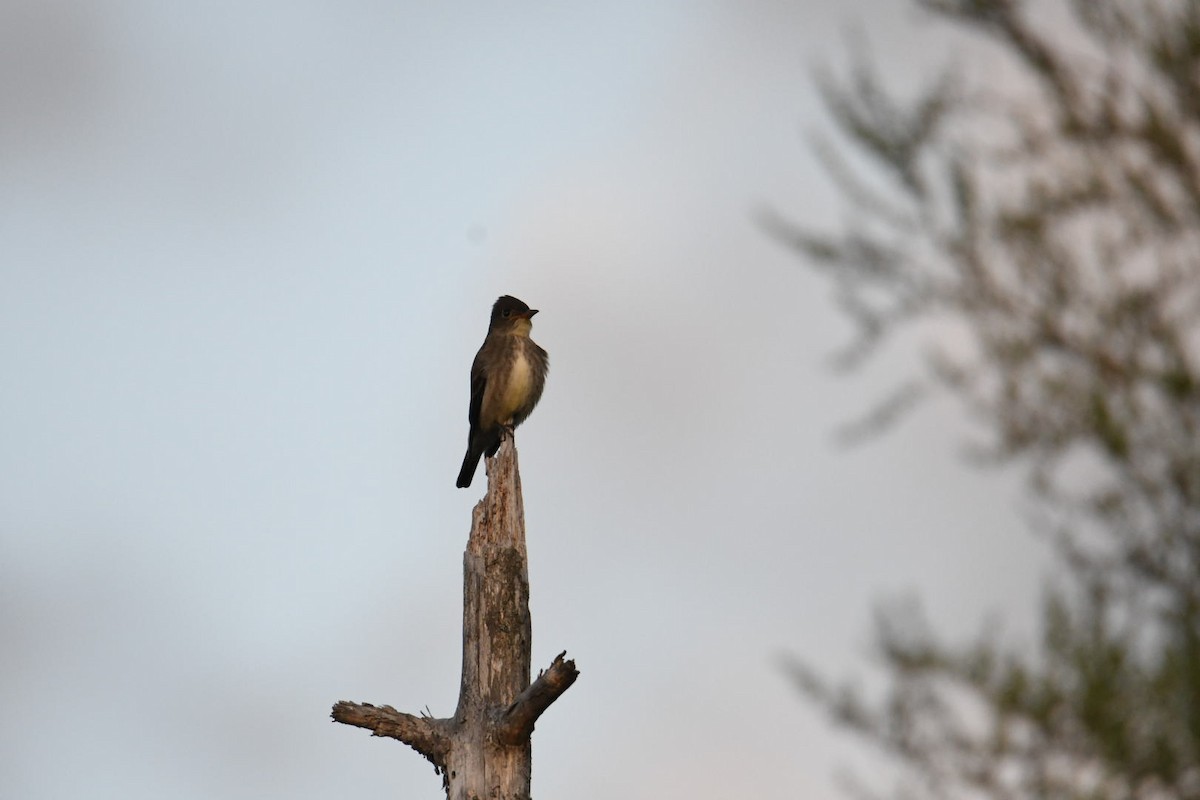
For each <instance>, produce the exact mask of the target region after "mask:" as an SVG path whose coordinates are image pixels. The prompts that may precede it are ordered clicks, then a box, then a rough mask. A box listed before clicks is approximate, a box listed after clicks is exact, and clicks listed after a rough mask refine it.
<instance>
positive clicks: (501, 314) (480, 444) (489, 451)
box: [457, 295, 550, 489]
mask: <svg viewBox="0 0 1200 800" xmlns="http://www.w3.org/2000/svg"><path fill="white" fill-rule="evenodd" d="M536 313H538V312H537V309H536V308H530V307H529V306H527V305H525V304H524V303H522V302H521V301H520V300H518V299H517V298H515V297H509V296H508V295H504V296H503V297H501V298H500V299H498V300H497V301H496V304H495V305H494V306H492V319H491V321H490V322H489V323H488V332H487V338H485V339H484V340H483V346H482V347H480V348H479V352H478V353H476V354H475V361H474V363H472V364H471V409H470V411H468V412H467V419H468V420H470V422H471V431H470V433H469V434H468V435H467V454H466V456H464V457H463V463H462V469H461V470H460V471H459V473H458V484H457V485H458V488H460V489H462V488H464V487H467V486H470V485H471V479H472V478H474V477H475V468H476V467H477V466H479V457H480V456H482V455H486V456H487V457H488V458H491V457H492V456H494V455H496V450H498V449H499V448H500V440H501V438H503V436H504V435H505V434H506V433H507V434H511V433H512V431H513V429H514V428H516V427H517V426H518V425H520V424H521V423H522V422H523V421H524V420H525V418H526V417H528V416H529V412H531V411H533V407H534V406H536V405H537V402H538V400H540V399H541V397H542V388H543V387H544V386H545V385H546V373H548V372H549V371H550V356H548V355H547V354H546V351H545V350H543V349H542V348H540V347H538V346H537V344H536V343H535V342H534V341H533V340H532V339H530V338H529V331H530V330H531V329H532V328H533V323H532V322H531V321H530V319H531V318H532V317H533V315H534V314H536Z"/></svg>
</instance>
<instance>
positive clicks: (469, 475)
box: [455, 442, 483, 489]
mask: <svg viewBox="0 0 1200 800" xmlns="http://www.w3.org/2000/svg"><path fill="white" fill-rule="evenodd" d="M482 455H483V449H482V448H479V447H476V446H475V443H474V442H472V443H471V444H470V445H468V446H467V454H466V455H465V456H463V463H462V469H460V470H459V471H458V483H456V484H455V485H456V486H457V487H458V488H460V489H465V488H467V487H468V486H470V485H471V480H472V479H473V478H474V477H475V469H476V468H477V467H478V466H479V457H480V456H482Z"/></svg>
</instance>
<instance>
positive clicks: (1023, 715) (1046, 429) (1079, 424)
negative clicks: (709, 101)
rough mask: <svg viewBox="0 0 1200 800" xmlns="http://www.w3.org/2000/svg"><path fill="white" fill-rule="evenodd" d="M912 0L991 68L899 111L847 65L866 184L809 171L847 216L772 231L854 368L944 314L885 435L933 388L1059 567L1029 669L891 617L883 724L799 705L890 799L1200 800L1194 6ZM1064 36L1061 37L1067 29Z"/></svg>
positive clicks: (882, 627) (845, 97) (841, 108)
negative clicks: (1024, 500)
mask: <svg viewBox="0 0 1200 800" xmlns="http://www.w3.org/2000/svg"><path fill="white" fill-rule="evenodd" d="M1064 2H1065V8H1066V9H1067V10H1068V11H1069V12H1070V13H1069V15H1068V17H1069V20H1070V28H1069V29H1061V28H1060V29H1049V28H1048V27H1047V26H1046V25H1045V24H1043V23H1042V22H1039V21H1036V20H1035V19H1034V18H1033V17H1032V14H1033V13H1034V12H1036V11H1044V10H1045V4H1042V5H1035V4H1031V3H1022V2H1019V0H917V5H918V6H920V7H921V8H923V9H925V10H926V11H928V12H929V13H930V14H931V15H932V16H933V17H934V18H935V19H938V20H941V21H944V22H948V23H949V24H951V25H954V26H956V27H958V28H959V29H961V30H962V31H965V32H966V33H967V34H968V35H972V36H978V37H981V38H983V39H985V40H987V41H989V42H991V43H992V44H993V45H995V46H997V48H998V50H999V52H1001V53H1003V55H1004V57H1005V58H1006V62H1007V63H1006V66H1005V67H1004V68H1003V69H1002V70H1000V71H999V72H998V73H997V74H999V75H1002V76H1003V77H1001V78H997V79H996V80H994V81H989V84H990V85H988V86H973V85H971V84H970V82H969V81H968V80H966V79H964V78H963V77H961V76H962V75H963V74H964V71H963V70H960V69H954V70H951V69H947V70H946V72H945V77H943V78H942V79H940V80H938V81H935V82H934V83H933V85H932V86H931V87H929V88H928V89H927V90H925V91H923V92H921V93H920V94H919V95H918V96H917V97H915V98H912V99H909V100H907V101H902V100H898V99H896V98H894V97H893V96H892V95H890V94H889V93H888V92H887V91H886V90H885V88H884V87H883V86H882V83H881V81H880V80H879V77H878V74H877V73H876V71H875V70H874V69H873V68H872V67H871V66H870V64H869V62H868V60H867V59H866V58H864V57H862V56H861V55H860V56H858V57H856V58H855V60H854V61H853V63H852V65H851V67H850V69H849V70H848V72H847V75H846V77H845V78H844V79H837V78H834V77H832V76H831V75H830V74H829V73H821V74H820V75H818V79H817V80H818V86H819V88H820V90H821V92H822V94H823V96H824V97H825V99H826V102H827V106H828V108H829V111H830V115H831V117H832V119H833V121H834V123H835V124H836V126H837V130H838V134H839V141H840V143H841V146H843V147H845V146H849V147H850V148H852V149H854V150H856V151H857V152H858V153H859V154H860V155H863V156H865V157H866V158H867V159H868V160H869V161H870V162H871V163H873V164H874V165H875V166H876V167H877V170H875V171H874V172H872V173H870V174H868V175H866V176H863V175H860V174H858V173H856V172H855V171H854V170H852V169H850V168H849V167H848V166H847V160H846V159H844V158H843V157H842V156H841V155H840V153H839V150H838V148H836V147H833V146H831V145H829V144H828V143H821V144H820V145H819V146H820V152H821V155H822V157H823V159H824V160H825V162H826V163H827V164H828V165H829V167H830V173H831V175H832V177H833V178H834V180H835V182H836V183H837V185H838V186H839V187H840V189H841V190H842V193H843V195H844V197H845V198H846V200H847V202H848V203H849V204H850V205H851V207H852V208H853V209H854V211H855V212H856V213H855V214H854V215H853V219H854V220H855V221H854V222H853V223H852V224H850V225H849V226H848V227H847V228H845V229H844V230H841V231H834V232H828V231H811V230H808V229H805V228H804V227H803V226H799V225H795V224H792V223H788V222H782V221H779V220H773V221H772V228H773V230H774V231H775V232H776V234H777V235H779V236H780V237H781V238H782V239H783V240H784V241H785V242H786V243H787V244H789V245H790V246H792V247H794V248H795V249H797V250H798V251H800V252H802V253H803V254H805V255H806V256H807V257H808V259H809V261H810V262H811V263H812V264H813V265H814V266H815V267H816V268H818V269H820V270H822V272H823V273H824V274H827V275H828V276H829V277H830V279H831V281H832V282H833V285H834V287H835V289H836V297H837V299H838V300H839V302H840V303H841V305H842V307H843V308H845V309H846V311H847V312H848V314H849V315H850V317H851V318H852V319H853V320H854V321H855V322H856V323H857V331H858V335H857V337H856V339H855V341H854V342H853V343H852V344H851V346H850V347H849V348H848V349H847V351H846V354H845V363H846V364H847V365H849V366H851V367H853V366H858V365H860V364H862V363H863V362H864V360H865V359H867V358H869V357H870V355H871V354H872V353H873V352H874V349H875V346H876V345H877V344H878V343H879V342H880V341H882V340H883V339H885V338H886V337H888V336H889V335H891V334H892V333H893V332H894V331H896V330H897V329H898V328H901V327H903V326H905V325H910V324H912V323H915V322H919V321H922V320H926V319H930V318H934V317H937V318H941V319H950V320H953V321H954V322H956V323H957V324H958V325H959V326H961V328H962V329H963V330H965V331H966V332H967V333H968V338H969V342H970V346H969V349H968V350H967V351H966V352H963V350H962V349H961V348H959V349H956V350H955V351H954V352H949V351H947V350H944V349H943V348H941V347H939V346H938V343H937V342H936V341H932V342H930V358H929V361H928V364H927V368H926V369H925V370H924V371H922V372H921V373H920V374H919V375H917V376H915V378H914V383H913V384H912V385H911V386H910V387H908V388H907V389H906V394H905V395H904V397H905V398H907V399H906V401H905V402H904V403H900V402H898V401H897V400H896V399H895V398H890V399H888V400H887V401H885V403H884V405H883V406H882V407H881V409H880V410H879V411H877V412H876V413H875V414H873V415H871V417H870V418H869V420H868V424H867V425H865V426H864V430H865V431H866V432H867V433H873V432H875V431H877V430H879V429H881V428H886V427H887V425H889V424H890V423H891V422H892V420H893V419H895V418H896V417H897V416H898V415H899V412H902V411H903V410H904V409H906V408H907V407H908V406H910V405H911V404H912V403H911V401H912V400H914V399H919V398H921V397H924V396H927V394H928V393H929V392H930V391H932V390H936V389H941V390H945V391H949V392H951V393H953V394H954V395H956V396H957V397H959V398H961V399H962V400H963V402H964V403H965V404H966V406H967V407H968V408H969V410H970V411H971V412H972V413H973V415H974V417H975V418H976V419H978V420H980V422H981V424H982V425H983V429H984V431H985V433H986V435H987V439H988V443H987V446H986V450H987V453H988V454H989V455H990V456H991V457H993V458H994V459H997V460H1000V461H1010V462H1015V463H1018V464H1021V465H1023V466H1024V467H1025V468H1026V469H1027V470H1028V474H1029V477H1030V488H1031V491H1032V493H1033V497H1034V498H1035V501H1036V502H1037V503H1038V504H1039V508H1040V509H1041V511H1042V512H1043V516H1044V520H1045V524H1046V527H1047V529H1048V530H1049V531H1050V532H1051V533H1052V537H1051V538H1052V541H1053V542H1054V544H1055V546H1056V553H1057V556H1058V558H1059V560H1060V562H1061V569H1060V570H1059V571H1058V576H1059V577H1058V579H1057V580H1056V584H1055V587H1054V588H1053V590H1051V591H1050V592H1049V599H1048V600H1047V601H1046V604H1045V607H1044V611H1043V615H1042V629H1043V637H1042V639H1041V641H1040V644H1039V645H1038V646H1037V647H1036V648H1034V649H1033V652H1029V653H1024V652H1018V651H1014V650H1013V648H1011V647H1006V646H1005V645H1004V644H1003V643H1002V642H1000V641H998V640H997V638H996V637H995V636H994V635H992V634H988V633H984V634H983V635H981V636H980V637H979V638H978V639H977V640H976V641H974V642H971V643H968V644H965V645H961V644H960V645H955V644H948V643H946V642H943V641H941V640H940V639H939V638H938V637H936V636H935V635H934V634H933V633H932V632H931V631H929V630H928V627H927V626H926V625H925V624H924V623H923V622H922V620H921V618H920V614H919V612H917V611H915V610H913V609H911V608H910V609H900V610H897V609H889V610H887V611H885V613H882V614H881V615H880V618H879V621H878V628H877V634H876V643H877V647H878V649H879V652H880V655H881V657H882V661H883V664H884V665H885V668H886V671H887V674H888V675H889V677H890V679H891V686H890V689H889V690H888V692H887V694H886V696H885V697H884V698H883V699H882V700H880V701H878V702H870V701H868V700H867V699H865V698H864V697H863V696H862V695H861V694H860V693H859V692H857V691H855V690H853V689H852V688H848V687H845V686H840V685H833V684H830V683H829V682H827V681H826V680H825V679H823V678H821V677H820V676H818V675H817V674H816V673H815V672H814V671H813V670H812V669H811V668H809V667H808V666H806V665H804V664H803V663H801V662H796V663H794V664H793V665H792V666H791V671H792V674H793V675H794V676H795V678H796V680H797V683H798V685H799V686H800V687H801V688H802V689H803V690H804V692H805V693H806V694H808V695H809V696H810V697H811V698H813V699H814V700H815V701H816V702H817V703H818V704H820V705H821V706H823V707H824V708H825V709H826V710H828V711H829V712H830V714H831V715H832V716H833V718H834V719H835V720H837V721H838V722H839V723H840V724H842V725H844V726H846V727H847V728H849V729H851V730H854V731H856V732H858V733H860V734H862V735H863V736H865V737H866V738H867V739H869V740H870V741H872V742H874V743H875V744H877V745H879V746H881V747H883V748H884V749H885V750H886V751H887V752H889V753H891V754H893V755H894V756H896V757H897V758H898V759H899V761H900V763H901V764H903V765H905V766H906V767H908V768H909V769H908V771H907V774H908V776H909V779H908V780H907V781H906V783H905V784H904V785H903V786H901V787H899V792H900V793H901V794H903V795H905V796H908V795H913V796H928V797H989V798H990V797H995V798H1009V797H1014V798H1015V797H1046V798H1084V797H1088V798H1092V797H1094V798H1127V797H1138V798H1142V797H1145V798H1200V2H1196V1H1195V0H1071V1H1068V0H1064ZM1055 24H1061V23H1055Z"/></svg>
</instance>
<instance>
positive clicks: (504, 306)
mask: <svg viewBox="0 0 1200 800" xmlns="http://www.w3.org/2000/svg"><path fill="white" fill-rule="evenodd" d="M536 313H537V309H536V308H530V307H529V306H527V305H525V304H524V303H522V302H521V301H520V300H518V299H517V298H515V297H511V296H509V295H507V294H506V295H504V296H503V297H501V298H500V299H498V300H497V301H496V304H495V305H494V306H492V320H491V323H490V324H489V325H488V332H489V333H490V332H492V331H496V330H514V331H517V332H518V333H526V334H527V333H529V330H530V328H532V327H533V324H532V323H531V322H530V321H529V320H530V318H531V317H533V315H534V314H536Z"/></svg>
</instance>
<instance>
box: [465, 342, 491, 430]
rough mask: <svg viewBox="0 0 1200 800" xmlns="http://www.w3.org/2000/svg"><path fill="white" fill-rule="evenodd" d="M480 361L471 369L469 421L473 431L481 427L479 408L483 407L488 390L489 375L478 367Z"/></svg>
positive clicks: (477, 360)
mask: <svg viewBox="0 0 1200 800" xmlns="http://www.w3.org/2000/svg"><path fill="white" fill-rule="evenodd" d="M478 362H479V359H476V365H475V366H473V367H472V369H471V408H470V409H469V410H468V411H467V421H468V422H470V423H471V430H472V431H474V430H475V428H477V427H479V408H480V406H482V405H483V392H484V389H486V388H487V373H485V372H484V371H483V370H482V369H481V368H480V367H479V366H478Z"/></svg>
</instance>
